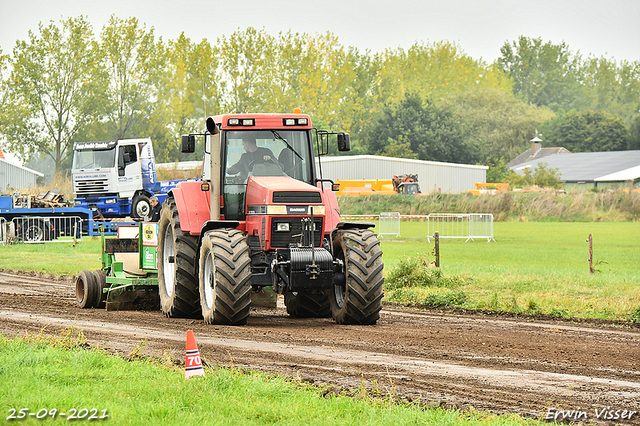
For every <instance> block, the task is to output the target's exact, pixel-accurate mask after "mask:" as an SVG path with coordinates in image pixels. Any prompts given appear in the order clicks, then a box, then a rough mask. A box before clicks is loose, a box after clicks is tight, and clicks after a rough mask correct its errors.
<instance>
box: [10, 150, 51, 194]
mask: <svg viewBox="0 0 640 426" xmlns="http://www.w3.org/2000/svg"><path fill="white" fill-rule="evenodd" d="M43 176H44V175H43V174H42V173H40V172H36V171H35V170H31V169H28V168H26V167H23V166H18V165H16V164H12V163H10V162H8V161H7V160H6V158H5V157H4V154H3V153H2V148H0V193H5V192H9V191H13V190H15V189H23V188H31V187H34V186H36V179H37V178H38V177H43Z"/></svg>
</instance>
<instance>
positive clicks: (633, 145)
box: [628, 115, 640, 149]
mask: <svg viewBox="0 0 640 426" xmlns="http://www.w3.org/2000/svg"><path fill="white" fill-rule="evenodd" d="M628 148H629V149H640V115H636V118H635V119H634V120H633V122H632V123H631V126H630V128H629V147H628Z"/></svg>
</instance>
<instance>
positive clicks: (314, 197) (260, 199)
mask: <svg viewBox="0 0 640 426" xmlns="http://www.w3.org/2000/svg"><path fill="white" fill-rule="evenodd" d="M273 204H280V205H282V204H284V205H290V204H294V205H295V204H304V205H310V204H317V205H322V204H323V200H322V191H321V190H320V189H319V188H317V187H315V186H312V185H309V184H308V183H305V182H301V181H299V180H296V179H293V178H292V177H289V176H251V177H250V178H249V182H248V183H247V196H246V205H247V213H249V214H251V213H253V214H255V213H259V212H257V211H252V210H254V209H255V208H256V207H257V206H269V205H273ZM290 208H291V209H292V211H291V212H288V213H289V214H307V212H306V211H305V212H302V210H301V209H298V210H299V211H296V209H295V207H294V206H291V207H290ZM261 210H262V208H261ZM318 210H321V209H318ZM322 210H323V209H322ZM318 213H320V211H318ZM263 214H264V213H263ZM320 214H324V211H323V212H322V213H320Z"/></svg>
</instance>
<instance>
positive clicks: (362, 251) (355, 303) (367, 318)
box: [329, 229, 384, 325]
mask: <svg viewBox="0 0 640 426" xmlns="http://www.w3.org/2000/svg"><path fill="white" fill-rule="evenodd" d="M333 250H334V253H335V256H336V257H337V258H338V259H340V260H342V261H343V262H344V268H345V276H344V278H343V279H338V280H334V283H333V285H332V287H331V290H330V291H329V296H330V297H329V301H330V303H331V314H332V316H333V318H334V319H335V321H336V322H337V323H338V324H359V325H371V324H375V323H376V322H377V321H378V318H379V317H380V309H382V297H383V295H384V294H383V289H382V285H383V283H384V277H383V275H382V271H383V268H384V265H383V263H382V251H381V250H380V241H378V237H377V236H376V234H374V233H373V231H371V230H369V229H348V230H340V231H338V232H337V234H336V238H335V239H334V243H333Z"/></svg>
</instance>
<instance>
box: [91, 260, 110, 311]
mask: <svg viewBox="0 0 640 426" xmlns="http://www.w3.org/2000/svg"><path fill="white" fill-rule="evenodd" d="M93 279H94V280H95V281H96V289H97V290H98V291H97V292H96V303H95V305H94V306H95V307H96V308H101V309H102V308H104V307H105V306H106V302H107V293H103V292H102V290H104V289H105V288H107V274H106V273H105V272H104V270H102V269H99V270H97V271H93Z"/></svg>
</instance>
